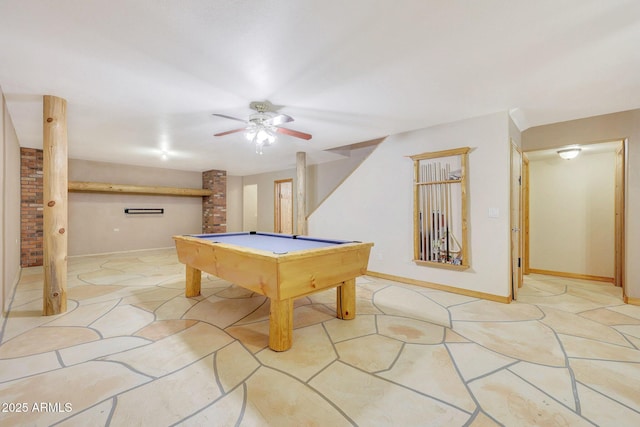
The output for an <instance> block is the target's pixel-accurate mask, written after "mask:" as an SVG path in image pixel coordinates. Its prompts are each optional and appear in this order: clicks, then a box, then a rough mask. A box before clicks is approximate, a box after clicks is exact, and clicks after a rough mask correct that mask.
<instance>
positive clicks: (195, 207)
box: [68, 159, 202, 255]
mask: <svg viewBox="0 0 640 427" xmlns="http://www.w3.org/2000/svg"><path fill="white" fill-rule="evenodd" d="M69 181H94V182H106V183H114V184H133V185H149V186H154V185H156V186H167V187H185V188H202V174H201V173H200V172H187V171H178V170H171V169H161V168H150V167H142V166H129V165H121V164H114V163H104V162H95V161H89V160H76V159H70V160H69ZM125 208H164V210H165V211H164V214H162V215H127V214H125V213H124V209H125ZM201 232H202V198H201V197H176V196H146V195H132V194H117V193H108V194H96V193H74V192H71V193H69V243H68V245H69V249H68V250H69V255H87V254H96V253H107V252H119V251H127V250H136V249H152V248H162V247H170V246H173V245H174V243H173V239H172V236H173V235H176V234H193V233H201Z"/></svg>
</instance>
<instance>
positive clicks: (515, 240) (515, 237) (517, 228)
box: [509, 139, 523, 300]
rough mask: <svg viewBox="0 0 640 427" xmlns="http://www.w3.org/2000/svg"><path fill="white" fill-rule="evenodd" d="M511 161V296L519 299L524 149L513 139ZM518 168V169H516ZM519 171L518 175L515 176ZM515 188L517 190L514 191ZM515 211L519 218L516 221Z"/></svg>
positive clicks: (511, 142) (521, 277)
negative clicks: (515, 195) (515, 157)
mask: <svg viewBox="0 0 640 427" xmlns="http://www.w3.org/2000/svg"><path fill="white" fill-rule="evenodd" d="M510 145H511V150H510V161H509V170H510V173H509V176H510V180H509V241H510V245H509V247H510V249H511V250H510V254H509V261H510V263H509V271H510V273H511V274H510V276H511V290H510V294H511V295H510V296H511V299H512V300H517V299H518V289H519V288H520V287H522V279H523V275H522V247H523V245H522V240H523V239H522V151H521V150H520V148H519V147H518V146H517V145H515V144H514V142H513V139H511V140H510ZM514 155H517V157H518V160H517V162H518V163H517V164H516V162H514ZM516 168H517V169H516ZM516 172H517V174H518V176H517V177H516V176H514V174H515V173H516ZM516 180H517V182H518V183H517V184H516V185H517V188H514V182H515V181H516ZM514 190H515V191H514ZM514 193H515V194H517V195H518V197H517V199H518V200H514V197H513V195H514ZM514 212H515V213H516V214H517V219H515V221H514V218H513V216H514Z"/></svg>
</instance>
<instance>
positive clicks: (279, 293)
mask: <svg viewBox="0 0 640 427" xmlns="http://www.w3.org/2000/svg"><path fill="white" fill-rule="evenodd" d="M173 239H174V240H175V243H176V251H177V253H178V259H179V260H180V262H181V263H183V264H185V265H186V290H185V295H186V296H187V297H193V296H197V295H200V283H201V276H202V274H201V272H202V271H204V272H207V273H210V274H212V275H214V276H217V277H219V278H221V279H225V280H228V281H230V282H232V283H234V284H236V285H238V286H242V287H243V288H246V289H249V290H251V291H253V292H256V293H258V294H261V295H264V296H266V297H268V298H269V300H270V304H271V306H270V311H269V348H271V349H272V350H275V351H285V350H288V349H289V348H291V344H292V338H293V300H294V299H295V298H299V297H303V296H306V295H310V294H313V293H316V292H320V291H323V290H325V289H329V288H333V287H336V288H337V289H336V294H337V296H336V302H337V317H338V318H340V319H353V318H355V315H356V311H355V308H356V302H355V298H356V297H355V293H356V288H355V279H356V277H358V276H361V275H363V274H365V273H366V271H367V264H368V263H369V253H370V251H371V247H372V246H373V243H362V242H352V241H344V240H329V239H317V238H313V237H307V236H296V235H289V234H275V233H262V232H253V231H252V232H242V233H217V234H194V235H184V236H174V237H173Z"/></svg>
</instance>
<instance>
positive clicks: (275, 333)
mask: <svg viewBox="0 0 640 427" xmlns="http://www.w3.org/2000/svg"><path fill="white" fill-rule="evenodd" d="M270 303H271V308H270V309H269V348H270V349H271V350H274V351H285V350H289V349H290V348H291V343H292V341H293V298H289V299H285V300H281V301H278V300H275V299H273V298H271V299H270Z"/></svg>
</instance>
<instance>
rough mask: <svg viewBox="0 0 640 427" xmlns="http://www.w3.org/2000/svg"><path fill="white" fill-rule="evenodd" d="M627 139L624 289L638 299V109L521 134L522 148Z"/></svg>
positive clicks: (639, 134)
mask: <svg viewBox="0 0 640 427" xmlns="http://www.w3.org/2000/svg"><path fill="white" fill-rule="evenodd" d="M621 139H627V141H628V144H627V168H626V169H627V175H626V200H625V209H626V212H625V221H626V224H625V228H626V230H625V242H626V248H625V254H626V260H625V292H626V294H627V296H629V297H630V298H635V299H638V298H640V263H639V262H637V261H636V260H638V259H640V239H639V238H638V236H640V109H636V110H630V111H623V112H619V113H612V114H605V115H601V116H594V117H588V118H585V119H579V120H571V121H567V122H561V123H554V124H551V125H546V126H537V127H534V128H530V129H527V130H526V131H524V132H523V133H522V145H523V148H524V150H525V151H531V150H542V149H548V148H556V147H561V146H564V145H570V144H585V143H590V142H604V141H614V140H621Z"/></svg>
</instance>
